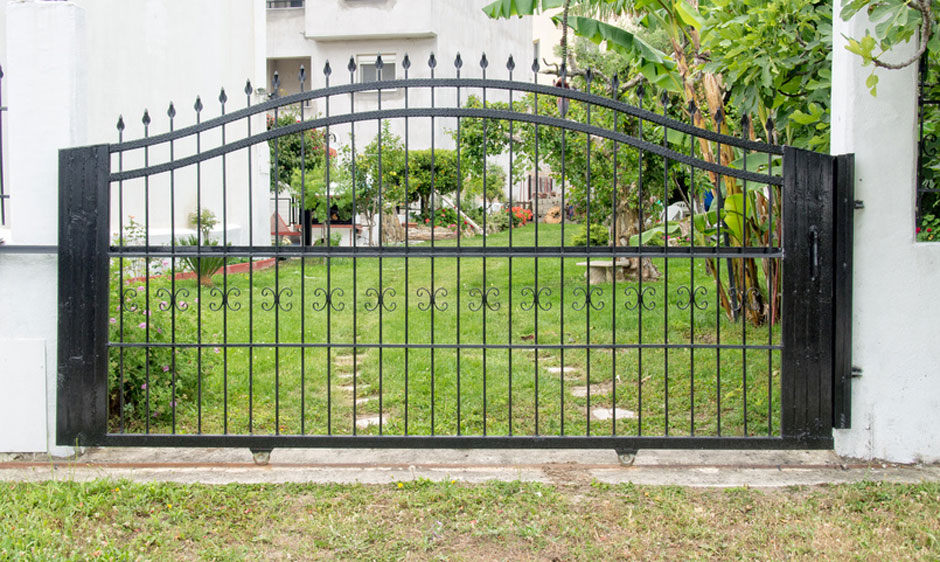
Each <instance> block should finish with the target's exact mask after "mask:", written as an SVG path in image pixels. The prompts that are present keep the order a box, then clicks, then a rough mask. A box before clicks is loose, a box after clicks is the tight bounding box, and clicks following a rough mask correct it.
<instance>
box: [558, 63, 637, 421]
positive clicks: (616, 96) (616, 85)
mask: <svg viewBox="0 0 940 562" xmlns="http://www.w3.org/2000/svg"><path fill="white" fill-rule="evenodd" d="M610 93H611V97H612V98H613V100H614V101H620V81H619V80H618V78H617V75H616V74H615V75H614V77H613V78H611V81H610ZM612 113H613V114H614V132H618V133H619V132H620V112H619V111H617V110H616V109H614V110H612ZM613 143H614V174H613V176H614V177H613V186H612V189H611V195H612V199H613V201H612V207H611V209H612V211H613V212H612V213H611V224H612V225H613V228H612V231H613V232H612V234H613V236H612V237H611V247H610V249H611V253H612V254H613V256H612V259H611V263H613V265H614V267H613V269H612V271H613V272H614V274H613V282H612V283H611V287H610V297H611V299H612V302H611V307H610V343H611V344H613V345H615V346H616V345H617V260H618V259H619V258H618V257H617V247H618V246H619V245H620V232H619V229H618V225H617V205H618V201H617V200H618V195H619V193H618V189H619V185H618V183H617V172H618V170H617V164H618V156H619V148H620V143H619V142H617V141H613ZM561 208H562V224H563V225H564V208H565V198H564V197H562V199H561ZM562 240H564V236H562ZM562 271H564V267H562ZM642 271H643V270H642V268H641V269H640V272H641V274H642ZM562 280H564V275H562ZM562 333H564V330H562ZM562 370H564V368H562ZM610 389H611V416H610V434H611V435H612V436H616V435H617V348H616V347H611V348H610Z"/></svg>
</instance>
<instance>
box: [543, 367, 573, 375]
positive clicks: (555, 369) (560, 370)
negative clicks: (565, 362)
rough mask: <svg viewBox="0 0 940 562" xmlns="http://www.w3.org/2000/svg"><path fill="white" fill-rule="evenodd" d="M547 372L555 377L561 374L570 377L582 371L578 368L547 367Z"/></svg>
mask: <svg viewBox="0 0 940 562" xmlns="http://www.w3.org/2000/svg"><path fill="white" fill-rule="evenodd" d="M545 370H546V371H548V372H549V373H551V374H553V375H558V374H561V373H564V374H566V375H568V374H573V373H580V372H581V370H580V369H578V368H577V367H545Z"/></svg>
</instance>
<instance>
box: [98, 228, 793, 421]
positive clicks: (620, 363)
mask: <svg viewBox="0 0 940 562" xmlns="http://www.w3.org/2000/svg"><path fill="white" fill-rule="evenodd" d="M575 230H576V228H573V227H571V226H570V225H569V226H568V228H567V231H566V232H564V236H565V239H566V245H571V244H570V239H571V237H572V236H573V234H574V231H575ZM510 236H512V244H513V245H514V246H532V245H535V244H536V229H535V227H534V225H529V226H527V227H524V228H521V229H515V230H512V231H505V232H502V233H498V234H495V235H493V236H490V237H489V238H488V239H487V240H486V243H487V244H488V245H491V246H506V245H509V242H510V240H509V237H510ZM561 240H562V230H561V227H560V225H539V228H538V245H539V246H554V247H558V246H559V245H560V244H561ZM456 243H457V242H456V241H455V240H445V241H440V242H438V245H441V246H446V245H449V246H453V245H455V244H456ZM460 243H461V244H462V245H466V246H471V245H480V244H482V243H483V238H482V237H477V238H473V239H465V240H462V241H461V242H460ZM582 261H584V259H583V258H566V259H564V260H561V259H560V258H540V259H538V260H537V262H538V263H536V259H534V258H514V259H512V260H511V261H510V260H509V259H508V258H499V257H492V258H487V259H486V260H484V259H482V258H461V259H460V263H459V264H458V262H457V259H455V258H435V259H434V260H431V259H429V258H411V259H409V260H407V261H406V260H405V259H404V258H386V259H383V260H379V259H378V258H359V259H357V260H356V261H355V262H354V261H353V260H351V259H344V258H334V259H332V263H330V264H326V263H324V262H323V261H322V260H320V259H316V258H312V259H306V260H299V259H294V260H288V261H283V262H280V263H279V265H278V267H277V268H276V269H270V270H265V271H262V272H257V273H255V274H254V275H253V277H251V278H249V276H248V275H247V274H239V275H228V276H226V277H223V276H221V275H217V276H216V277H215V287H213V288H205V287H200V286H198V285H197V284H196V282H195V281H178V282H177V284H176V288H177V290H178V291H179V290H182V291H188V297H186V298H188V299H189V302H188V303H187V306H188V308H187V309H186V310H184V311H181V310H177V311H175V312H174V311H173V310H161V309H160V307H159V306H157V303H159V302H161V301H163V300H165V299H166V295H167V293H166V290H167V289H168V288H169V287H168V283H167V282H166V281H165V280H154V281H151V282H150V283H149V287H144V286H142V287H141V289H142V291H143V292H140V293H138V292H134V294H135V295H136V296H135V297H134V298H135V299H136V300H135V302H136V303H137V304H138V305H139V306H140V307H141V308H144V307H145V306H146V304H145V303H146V297H147V295H148V294H149V295H150V300H151V304H150V306H149V309H151V311H152V312H151V313H152V315H153V316H151V317H150V318H149V319H148V320H149V321H150V322H152V323H153V325H154V326H157V325H160V326H162V327H163V330H164V331H163V332H161V334H160V335H157V334H155V333H152V334H151V338H152V339H153V340H154V341H164V342H169V341H170V340H171V339H172V337H173V331H174V323H175V341H176V342H177V343H184V344H196V343H200V342H201V344H202V345H203V346H204V347H203V348H202V350H201V351H200V350H198V349H194V348H179V349H177V350H176V351H177V352H178V353H177V354H176V355H175V360H174V361H172V364H171V359H166V360H165V361H164V363H165V365H162V366H161V365H160V364H159V362H157V363H158V364H154V359H153V356H151V363H152V367H151V369H150V373H141V372H137V373H127V372H125V375H126V377H127V378H128V379H133V380H136V381H138V383H135V384H139V381H140V380H142V378H143V377H146V383H145V385H146V386H147V387H149V388H150V389H157V388H163V389H166V388H168V387H170V386H173V385H176V386H177V389H176V390H177V392H176V395H175V400H174V399H173V397H172V396H171V394H170V393H169V392H162V393H157V392H156V390H154V391H153V393H152V396H151V398H152V400H151V403H150V408H149V411H150V412H151V415H150V416H149V417H148V416H147V415H146V414H145V413H144V410H145V409H146V408H141V407H138V409H137V414H138V415H137V416H133V415H132V416H129V417H128V420H127V421H128V424H127V426H126V428H125V429H126V430H129V431H147V430H149V431H156V432H167V433H169V432H172V431H177V432H187V433H192V432H198V431H202V432H207V433H222V432H226V431H228V432H234V433H244V432H246V431H248V430H249V428H250V430H251V431H254V432H256V433H273V432H275V431H277V432H280V433H296V434H301V433H305V434H327V433H333V434H351V433H353V432H357V433H365V434H377V433H378V432H379V427H378V426H377V425H373V426H370V427H368V428H356V427H355V425H354V422H355V420H356V419H357V418H362V417H363V416H368V415H373V416H374V415H379V413H381V415H382V417H383V422H384V425H383V426H382V432H383V433H390V434H404V433H408V434H419V435H427V434H431V433H436V434H444V435H449V434H457V433H458V432H459V433H461V434H484V433H486V434H489V435H507V434H509V433H510V432H511V433H512V434H515V435H529V434H536V433H538V434H542V435H559V434H566V435H570V434H579V435H584V434H588V433H589V434H591V435H610V434H611V433H612V432H616V433H617V434H628V435H630V434H638V433H642V434H644V435H665V434H667V432H668V434H670V435H683V434H685V435H687V434H690V433H692V432H693V430H694V433H695V434H696V435H717V434H718V433H719V431H720V433H721V434H723V435H755V434H762V435H768V434H769V435H777V434H779V409H780V405H779V400H780V389H779V364H780V356H779V351H776V350H774V351H768V350H753V349H751V350H746V351H745V350H742V349H722V350H720V351H719V350H716V348H715V347H701V348H696V349H694V350H693V349H692V348H691V346H690V345H689V344H693V343H694V344H697V345H703V346H712V344H717V343H720V344H727V345H739V344H742V343H745V341H746V343H747V344H748V345H754V344H759V345H768V344H770V345H777V344H779V330H778V328H776V327H775V328H773V329H771V328H770V327H767V326H764V327H753V326H750V325H748V326H744V325H743V324H742V323H740V322H738V323H734V322H731V321H729V320H728V319H727V318H725V317H724V314H723V313H718V310H717V303H716V302H715V300H714V299H715V289H714V285H715V283H714V280H712V279H711V277H710V275H709V274H708V273H707V271H706V268H705V263H704V261H703V260H695V261H694V262H693V261H692V260H691V259H678V260H669V263H668V264H666V263H664V262H663V260H656V264H657V266H658V267H659V269H660V271H662V272H663V273H664V275H663V277H662V278H661V279H659V280H658V281H655V282H651V283H644V284H643V287H642V290H643V291H644V292H645V296H646V301H645V304H646V306H645V307H643V306H635V305H636V294H637V292H638V291H639V290H640V289H641V287H640V286H639V285H638V284H637V283H636V282H617V283H616V284H610V283H608V284H604V285H597V286H591V287H589V286H588V285H587V284H586V280H585V275H584V273H585V268H584V267H583V266H578V265H577V263H578V262H582ZM667 268H668V282H667V280H666V275H665V273H666V270H667ZM510 280H511V286H510ZM690 286H696V287H697V286H702V287H704V288H705V289H706V290H707V294H706V296H705V297H704V298H703V300H701V301H700V305H704V306H706V308H705V309H704V310H700V309H698V308H696V307H694V306H692V307H684V306H683V305H684V304H686V301H687V300H688V299H687V297H685V296H684V294H683V292H682V291H681V290H680V288H681V287H690ZM380 287H384V288H386V289H387V290H388V292H387V293H386V297H387V298H386V307H381V306H377V304H378V303H377V292H376V289H378V288H380ZM148 288H149V293H147V290H148ZM421 288H424V289H427V290H430V289H434V290H438V291H440V292H439V293H438V296H439V299H438V304H439V305H440V309H434V308H433V307H428V302H429V300H428V294H427V293H426V292H423V291H421ZM536 288H538V289H540V290H546V289H547V291H543V292H542V297H543V298H542V299H541V304H542V306H543V307H544V309H543V308H538V307H536V308H531V307H530V306H529V305H530V304H531V302H532V293H531V292H530V291H532V290H534V289H536ZM327 289H329V290H332V291H335V293H334V295H335V300H334V303H335V304H337V306H338V307H342V310H332V309H330V308H329V307H326V309H325V310H323V309H322V308H323V304H324V293H323V291H324V290H327ZM588 290H591V291H593V292H592V303H593V306H591V305H588V306H585V302H584V295H585V292H586V291H588ZM161 291H162V293H161ZM223 291H229V295H230V298H229V299H228V303H229V305H230V306H229V307H224V306H222V307H220V306H219V305H220V304H221V300H222V297H221V294H222V292H223ZM318 291H320V292H318ZM485 291H489V296H490V297H491V298H492V299H491V302H490V304H491V305H492V308H487V307H483V308H480V306H479V305H480V304H481V303H480V296H481V294H482V293H483V292H485ZM549 291H550V293H549ZM275 292H278V293H280V294H281V299H280V300H279V306H274V305H273V303H274V298H273V295H274V293H275ZM445 292H446V296H445ZM236 293H237V295H236ZM354 294H355V295H357V306H355V307H354V306H353V298H352V296H353V295H354ZM161 295H162V296H161ZM182 298H183V297H180V299H181V300H182ZM195 299H198V300H199V301H201V303H202V304H197V302H196V300H195ZM510 299H511V306H510ZM171 300H172V299H171ZM340 302H342V304H339V303H340ZM117 304H118V303H117V302H112V305H111V306H112V310H111V313H112V315H113V316H116V317H119V314H118V311H117V308H116V307H117ZM471 304H472V305H473V308H472V309H471V307H470V305H471ZM627 304H629V305H633V306H634V308H633V309H628V308H626V307H625V305H627ZM314 305H316V307H315V306H314ZM523 305H526V308H531V309H529V310H526V309H524V308H523ZM445 307H446V308H445ZM536 309H537V310H536ZM197 316H201V322H202V329H201V332H200V331H199V330H198V329H197V323H196V318H197ZM125 334H130V335H131V336H132V337H133V338H136V339H134V341H141V340H142V339H143V332H142V331H140V330H138V329H137V327H136V325H135V324H134V323H132V322H131V323H129V325H128V326H127V327H126V328H125ZM131 336H129V337H131ZM118 339H119V332H115V333H112V341H118ZM245 342H255V343H258V344H262V345H260V346H257V347H254V348H251V349H250V350H249V348H246V347H240V346H239V345H238V344H240V343H245ZM275 342H277V343H280V344H285V343H286V344H302V343H305V344H311V343H325V342H330V343H331V344H332V345H334V346H335V347H333V348H332V349H326V348H323V347H307V348H303V349H301V348H300V347H280V348H276V347H275V346H273V345H271V346H270V347H267V346H266V345H265V344H274V343H275ZM507 342H510V343H512V344H514V345H515V346H517V347H516V348H515V349H513V350H511V351H510V350H507V349H489V350H486V351H484V350H482V349H480V348H473V347H470V348H466V347H465V348H463V349H460V350H458V349H455V348H454V347H443V348H442V347H438V348H437V349H434V350H433V352H432V350H431V349H428V348H427V347H423V348H422V347H420V346H427V345H429V344H434V345H438V346H440V345H444V346H447V345H451V346H453V345H456V344H458V343H459V344H461V345H467V344H470V345H478V346H479V345H483V344H484V343H486V344H494V343H496V344H505V343H507ZM379 343H384V344H389V343H392V344H398V345H401V346H403V347H404V346H406V345H407V346H414V345H418V346H419V347H411V348H410V349H407V350H406V349H404V348H403V347H401V348H384V349H379V348H377V347H369V346H370V345H375V344H379ZM639 343H642V344H644V345H647V346H650V345H651V347H646V348H643V349H638V348H628V349H617V350H612V349H611V348H606V349H605V348H602V347H601V348H595V349H591V350H590V351H587V350H586V349H585V348H584V347H580V348H579V347H577V346H584V345H588V344H589V345H595V346H603V345H610V344H639ZM545 344H548V345H552V344H554V345H558V344H565V345H571V346H575V348H573V349H572V348H568V349H566V350H560V349H557V348H555V349H551V348H539V349H537V348H535V347H534V346H536V345H545ZM667 345H669V346H675V345H678V346H679V347H673V348H667V347H666V346H667ZM683 346H684V347H683ZM147 353H148V352H147V351H145V350H143V349H140V348H138V349H124V350H123V351H122V350H121V349H120V348H112V349H111V360H112V365H113V368H115V369H120V363H121V361H123V362H124V363H125V365H126V366H125V371H127V370H128V369H129V367H127V365H138V366H142V365H143V364H144V360H145V358H146V357H145V354H147ZM354 365H356V366H355V368H354ZM559 367H566V368H568V369H569V372H567V373H565V372H558V368H559ZM141 368H142V367H138V368H137V370H138V371H140V370H141ZM551 368H555V369H554V370H552V369H551ZM200 373H201V375H200ZM667 373H668V376H667ZM354 381H355V391H354V392H353V389H352V387H353V385H354ZM588 381H590V385H591V386H592V389H591V394H590V398H588V397H587V396H578V394H585V392H584V391H585V390H586V389H585V388H584V387H586V386H587V385H588ZM141 386H144V385H141ZM148 392H149V391H148ZM144 394H146V393H144ZM432 394H433V399H432ZM510 395H511V404H510ZM641 395H642V396H641ZM354 400H358V401H359V403H358V404H357V403H356V402H355V401H354ZM171 402H175V403H176V408H175V418H176V419H175V422H174V420H173V416H172V415H171V414H173V408H172V407H171V404H170V403H171ZM614 405H616V407H617V408H618V409H621V410H623V411H624V412H626V411H629V412H632V413H635V414H636V415H635V416H633V417H628V415H626V414H624V415H621V416H620V417H621V419H618V420H617V422H616V426H615V425H614V422H613V420H597V419H591V411H592V410H593V409H596V408H611V407H613V406H614ZM536 417H537V418H538V426H536ZM145 418H146V419H147V421H149V427H148V426H147V425H145V423H146V422H145ZM432 422H433V423H432ZM118 423H119V419H118V416H112V430H115V429H117V428H118ZM719 423H720V428H719ZM589 426H590V427H589Z"/></svg>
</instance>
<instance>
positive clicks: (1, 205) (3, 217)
mask: <svg viewBox="0 0 940 562" xmlns="http://www.w3.org/2000/svg"><path fill="white" fill-rule="evenodd" d="M6 110H7V108H5V107H3V67H2V66H0V225H6V223H7V207H6V203H7V194H6V190H5V189H4V182H3V169H4V168H3V112H4V111H6Z"/></svg>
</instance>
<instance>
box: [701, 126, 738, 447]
mask: <svg viewBox="0 0 940 562" xmlns="http://www.w3.org/2000/svg"><path fill="white" fill-rule="evenodd" d="M720 111H721V110H720V109H719V113H716V116H715V120H716V122H717V121H718V115H719V114H720ZM703 117H704V115H703ZM717 129H718V132H719V133H720V132H721V123H720V122H718V126H717ZM716 146H717V148H718V150H717V156H716V159H717V162H718V164H721V141H717V143H716ZM712 204H713V205H715V204H717V205H718V208H717V209H715V225H716V228H717V235H716V236H715V248H716V249H719V250H720V246H721V223H723V222H724V219H723V218H722V217H721V212H722V211H723V210H724V208H725V203H724V197H723V196H722V194H721V174H717V173H716V174H715V198H714V199H713V201H712ZM727 236H728V233H727V231H725V245H726V246H727V245H728V244H727ZM714 266H715V272H714V274H715V378H716V388H717V395H718V399H717V401H716V406H715V407H716V410H717V412H716V418H717V433H718V435H719V436H721V259H719V258H715V262H714ZM728 273H729V275H728V279H729V281H730V279H731V278H732V276H731V275H730V273H731V270H730V268H729V269H728ZM728 288H729V292H730V289H731V285H730V284H729V285H728ZM728 300H729V302H730V301H731V299H730V296H729V299H728ZM733 308H734V307H732V310H733ZM733 314H734V313H733V312H732V315H733Z"/></svg>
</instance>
